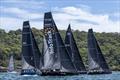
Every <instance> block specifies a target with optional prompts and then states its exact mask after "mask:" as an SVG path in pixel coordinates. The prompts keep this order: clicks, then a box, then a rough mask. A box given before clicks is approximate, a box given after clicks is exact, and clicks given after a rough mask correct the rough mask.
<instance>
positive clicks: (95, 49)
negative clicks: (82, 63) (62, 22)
mask: <svg viewBox="0 0 120 80" xmlns="http://www.w3.org/2000/svg"><path fill="white" fill-rule="evenodd" d="M88 63H89V71H88V73H89V74H95V73H96V74H97V73H111V70H110V69H109V67H108V65H107V63H106V61H105V58H104V56H103V54H102V51H101V49H100V47H99V45H98V43H97V40H96V38H95V36H94V33H93V30H92V29H89V31H88Z"/></svg>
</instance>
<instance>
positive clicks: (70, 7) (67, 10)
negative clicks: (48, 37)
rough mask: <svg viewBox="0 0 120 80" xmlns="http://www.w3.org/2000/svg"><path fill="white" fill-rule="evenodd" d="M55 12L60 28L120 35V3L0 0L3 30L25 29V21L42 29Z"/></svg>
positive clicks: (107, 0)
mask: <svg viewBox="0 0 120 80" xmlns="http://www.w3.org/2000/svg"><path fill="white" fill-rule="evenodd" d="M49 11H51V12H52V15H53V18H54V20H55V23H56V25H57V27H58V29H61V30H66V29H67V27H68V24H71V28H72V29H73V30H80V31H88V29H89V28H93V30H94V31H95V32H120V0H0V28H1V29H5V30H6V31H9V30H16V29H22V25H23V21H26V20H29V21H30V25H31V27H35V28H37V29H43V18H44V13H45V12H49Z"/></svg>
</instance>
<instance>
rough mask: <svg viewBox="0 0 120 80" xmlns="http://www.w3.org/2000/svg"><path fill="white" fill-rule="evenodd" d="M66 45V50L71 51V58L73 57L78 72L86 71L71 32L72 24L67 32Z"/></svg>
mask: <svg viewBox="0 0 120 80" xmlns="http://www.w3.org/2000/svg"><path fill="white" fill-rule="evenodd" d="M65 44H66V48H67V49H68V51H69V54H70V57H71V59H72V61H73V63H74V64H75V67H76V69H77V71H78V72H82V71H86V69H85V66H84V64H83V61H82V58H81V56H80V53H79V50H78V47H77V45H76V42H75V39H74V36H73V33H72V31H71V27H70V24H69V26H68V29H67V32H66V36H65Z"/></svg>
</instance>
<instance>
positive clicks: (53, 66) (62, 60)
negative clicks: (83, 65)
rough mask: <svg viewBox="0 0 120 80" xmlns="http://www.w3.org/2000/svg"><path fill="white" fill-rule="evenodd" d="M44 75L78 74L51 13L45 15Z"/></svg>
mask: <svg viewBox="0 0 120 80" xmlns="http://www.w3.org/2000/svg"><path fill="white" fill-rule="evenodd" d="M43 56H44V60H43V61H44V65H43V67H42V69H41V71H42V74H43V75H67V74H77V71H76V68H75V65H74V64H73V63H72V60H71V58H70V55H69V54H68V51H67V49H66V47H65V44H64V43H63V41H62V38H61V36H60V33H59V31H58V29H57V27H56V24H55V22H54V20H53V17H52V14H51V12H47V13H45V15H44V54H43Z"/></svg>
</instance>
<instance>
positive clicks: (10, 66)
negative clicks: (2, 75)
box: [7, 55, 17, 73]
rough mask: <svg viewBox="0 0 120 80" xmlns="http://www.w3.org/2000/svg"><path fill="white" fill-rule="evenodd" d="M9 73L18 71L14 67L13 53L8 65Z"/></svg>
mask: <svg viewBox="0 0 120 80" xmlns="http://www.w3.org/2000/svg"><path fill="white" fill-rule="evenodd" d="M7 72H9V73H17V72H16V71H15V68H14V58H13V55H11V56H10V59H9V65H8V71H7Z"/></svg>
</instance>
